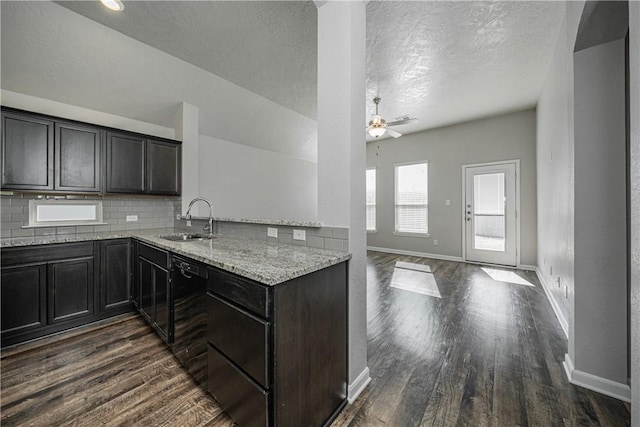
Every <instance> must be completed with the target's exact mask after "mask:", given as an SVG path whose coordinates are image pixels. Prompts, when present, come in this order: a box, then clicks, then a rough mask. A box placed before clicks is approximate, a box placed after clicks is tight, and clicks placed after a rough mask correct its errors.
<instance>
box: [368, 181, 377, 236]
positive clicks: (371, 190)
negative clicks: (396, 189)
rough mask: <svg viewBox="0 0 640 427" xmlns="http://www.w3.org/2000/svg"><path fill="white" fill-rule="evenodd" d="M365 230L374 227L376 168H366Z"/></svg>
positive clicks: (371, 229) (373, 228)
mask: <svg viewBox="0 0 640 427" xmlns="http://www.w3.org/2000/svg"><path fill="white" fill-rule="evenodd" d="M366 186H367V202H366V203H367V230H369V231H375V229H376V170H375V169H367V184H366Z"/></svg>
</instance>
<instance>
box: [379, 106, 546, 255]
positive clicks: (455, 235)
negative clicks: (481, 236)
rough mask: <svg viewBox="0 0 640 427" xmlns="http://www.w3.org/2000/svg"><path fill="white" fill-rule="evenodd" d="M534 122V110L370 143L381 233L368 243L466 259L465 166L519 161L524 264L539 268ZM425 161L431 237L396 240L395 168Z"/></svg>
mask: <svg viewBox="0 0 640 427" xmlns="http://www.w3.org/2000/svg"><path fill="white" fill-rule="evenodd" d="M535 120H536V113H535V110H533V109H531V110H525V111H520V112H516V113H511V114H505V115H501V116H495V117H490V118H487V119H482V120H476V121H472V122H467V123H461V124H457V125H453V126H447V127H443V128H438V129H431V130H428V131H424V132H419V133H415V134H410V135H404V136H402V137H400V138H398V139H393V138H388V139H384V140H381V141H374V142H370V143H368V144H367V167H375V168H376V169H377V180H376V182H377V189H376V190H377V193H378V194H377V228H378V230H377V232H376V233H375V234H373V233H370V234H369V235H368V238H367V245H368V246H370V247H378V248H386V249H395V250H405V251H411V252H420V253H427V254H436V255H441V256H448V257H458V258H459V257H461V256H462V213H463V207H462V165H465V164H473V163H484V162H491V161H498V160H512V159H520V191H521V197H520V218H521V226H520V227H521V244H520V247H521V264H524V265H536V176H535V173H536V156H535V154H536V151H535V150H536V146H535V142H536V121H535ZM420 160H427V161H428V162H429V234H430V237H429V238H423V237H406V236H396V235H394V234H393V231H394V164H397V163H406V162H413V161H420ZM445 200H450V201H451V205H449V206H446V205H445ZM434 239H437V240H438V245H437V246H436V245H434V244H433V240H434Z"/></svg>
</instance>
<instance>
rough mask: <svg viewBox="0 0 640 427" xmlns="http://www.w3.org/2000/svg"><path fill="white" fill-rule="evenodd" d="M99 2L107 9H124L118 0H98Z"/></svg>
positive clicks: (118, 10)
mask: <svg viewBox="0 0 640 427" xmlns="http://www.w3.org/2000/svg"><path fill="white" fill-rule="evenodd" d="M100 3H102V4H103V5H104V7H106V8H107V9H111V10H115V11H116V12H121V11H123V10H124V4H122V2H121V1H120V0H100Z"/></svg>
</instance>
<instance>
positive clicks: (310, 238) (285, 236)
mask: <svg viewBox="0 0 640 427" xmlns="http://www.w3.org/2000/svg"><path fill="white" fill-rule="evenodd" d="M175 223H176V228H177V229H178V230H181V231H184V232H193V233H202V232H203V227H204V226H205V225H206V224H207V221H204V220H200V219H193V220H191V227H187V221H186V220H184V219H180V220H176V222H175ZM268 227H271V228H277V229H278V237H277V238H273V237H268V236H267V228H268ZM293 230H304V231H305V240H294V239H293ZM214 232H215V233H216V234H221V235H224V236H232V237H244V238H246V239H255V240H264V241H268V242H279V243H288V244H293V245H300V246H309V247H313V248H320V249H331V250H334V251H340V252H349V229H348V228H343V227H300V226H288V225H265V224H251V223H246V222H228V221H214Z"/></svg>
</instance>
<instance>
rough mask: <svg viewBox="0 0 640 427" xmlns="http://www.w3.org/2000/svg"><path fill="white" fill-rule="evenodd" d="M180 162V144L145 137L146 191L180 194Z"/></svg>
mask: <svg viewBox="0 0 640 427" xmlns="http://www.w3.org/2000/svg"><path fill="white" fill-rule="evenodd" d="M181 164H182V160H181V149H180V145H178V144H176V143H173V142H164V141H158V140H154V139H147V157H146V173H147V192H148V193H150V194H166V195H174V196H177V195H180V189H181V185H180V183H181Z"/></svg>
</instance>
